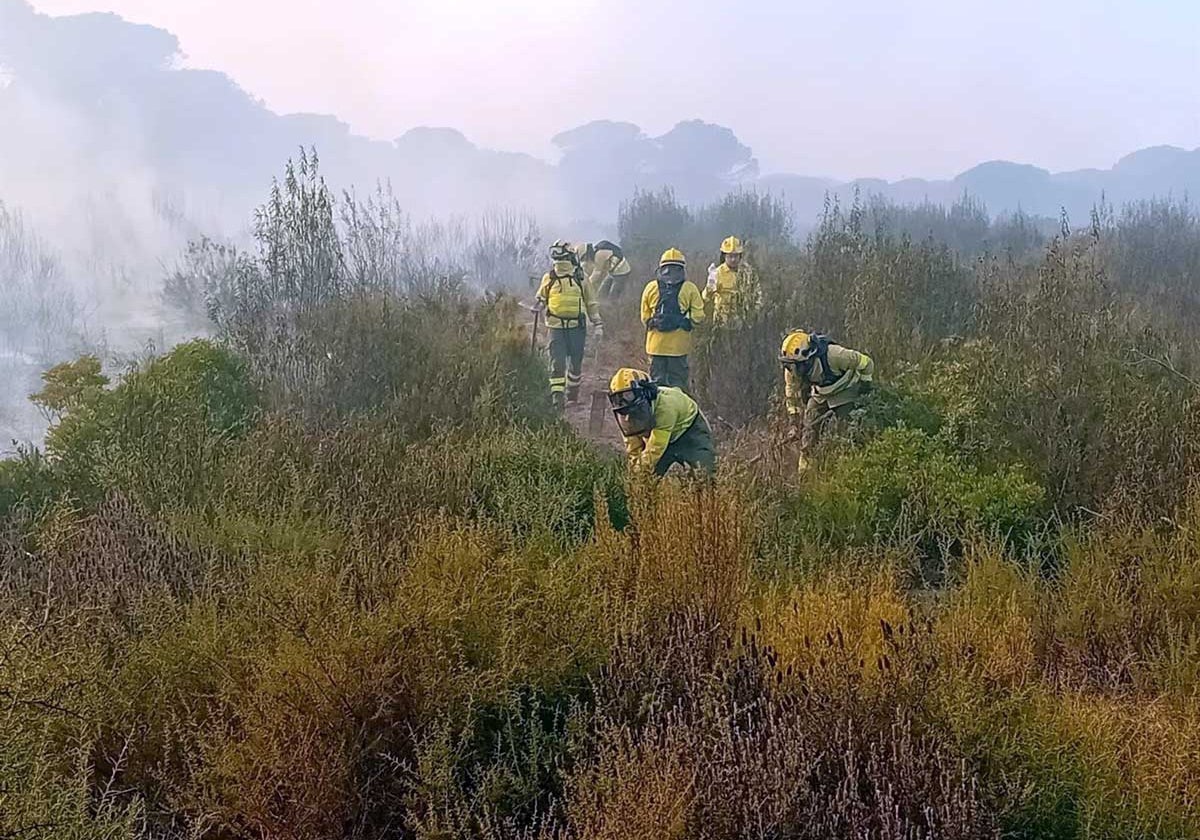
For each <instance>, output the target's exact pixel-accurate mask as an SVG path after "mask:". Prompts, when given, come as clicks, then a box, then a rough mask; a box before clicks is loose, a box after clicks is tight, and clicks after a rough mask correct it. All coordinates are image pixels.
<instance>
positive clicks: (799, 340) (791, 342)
mask: <svg viewBox="0 0 1200 840" xmlns="http://www.w3.org/2000/svg"><path fill="white" fill-rule="evenodd" d="M811 348H812V339H811V337H810V336H809V334H808V333H806V332H805V331H804V330H792V331H791V332H790V333H788V334H787V337H786V338H784V339H783V346H782V347H781V348H780V349H779V361H781V362H797V361H801V360H802V359H805V358H807V357H808V355H809V351H810V350H811Z"/></svg>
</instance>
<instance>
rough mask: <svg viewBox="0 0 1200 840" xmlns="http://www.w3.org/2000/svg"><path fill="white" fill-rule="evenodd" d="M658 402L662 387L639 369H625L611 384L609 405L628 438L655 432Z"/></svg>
mask: <svg viewBox="0 0 1200 840" xmlns="http://www.w3.org/2000/svg"><path fill="white" fill-rule="evenodd" d="M657 398H658V385H657V384H655V383H654V382H653V381H651V379H650V375H649V374H648V373H646V372H645V371H642V370H637V369H636V368H621V369H620V370H618V371H617V372H616V373H615V374H613V378H612V381H611V382H609V383H608V405H609V407H610V408H611V409H612V412H613V416H614V417H615V418H616V419H617V426H618V427H619V428H620V429H621V434H623V435H625V436H626V437H633V436H637V435H645V434H646V433H647V432H649V431H650V430H651V429H653V428H654V401H655V400H656V399H657Z"/></svg>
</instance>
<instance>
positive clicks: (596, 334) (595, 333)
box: [592, 324, 604, 341]
mask: <svg viewBox="0 0 1200 840" xmlns="http://www.w3.org/2000/svg"><path fill="white" fill-rule="evenodd" d="M592 337H593V338H595V339H596V340H597V341H600V340H602V339H603V338H604V325H603V324H596V325H595V326H594V327H593V328H592Z"/></svg>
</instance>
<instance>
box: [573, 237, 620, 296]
mask: <svg viewBox="0 0 1200 840" xmlns="http://www.w3.org/2000/svg"><path fill="white" fill-rule="evenodd" d="M572 250H573V251H574V252H575V256H576V258H577V259H578V260H579V265H580V266H581V267H582V268H583V274H584V277H586V278H587V282H588V284H589V285H590V286H591V287H592V292H593V293H594V294H595V296H596V298H597V299H598V298H600V297H601V296H602V295H603V296H605V297H616V296H617V294H618V293H619V292H620V288H619V284H620V283H623V282H624V280H625V278H626V277H627V276H628V275H629V272H630V271H631V269H630V267H629V260H627V259H625V253H624V252H623V251H622V250H621V246H620V245H617V244H616V243H615V242H609V241H608V240H607V239H601V240H600V241H599V242H594V243H593V242H585V243H583V244H580V245H574V246H572Z"/></svg>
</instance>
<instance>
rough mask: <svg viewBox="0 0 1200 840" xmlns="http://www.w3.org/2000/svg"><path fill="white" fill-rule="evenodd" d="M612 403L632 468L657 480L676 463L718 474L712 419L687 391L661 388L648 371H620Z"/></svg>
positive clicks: (610, 394)
mask: <svg viewBox="0 0 1200 840" xmlns="http://www.w3.org/2000/svg"><path fill="white" fill-rule="evenodd" d="M608 402H609V405H610V406H612V410H613V415H614V416H615V417H616V419H617V425H618V426H619V427H620V429H621V434H622V435H624V436H625V452H626V454H628V456H629V464H630V466H631V467H632V468H633V469H636V470H641V471H645V472H650V471H653V472H654V474H655V475H659V476H661V475H666V473H667V470H669V469H670V468H671V466H672V465H674V464H683V465H685V466H687V467H690V468H692V469H694V470H700V471H703V472H705V473H707V474H708V475H712V474H713V473H714V472H715V471H716V468H717V456H716V451H715V450H714V449H713V440H712V431H711V430H710V429H709V427H708V421H707V420H705V419H704V414H703V413H702V412H701V411H700V407H699V406H697V405H696V401H695V400H693V399H692V398H691V397H689V396H688V395H687V394H685V393H684V392H683V391H681V390H679V389H678V388H671V387H668V386H666V385H659V384H658V383H657V382H654V381H653V380H651V378H650V375H649V374H648V373H645V372H644V371H640V370H634V369H633V368H621V369H620V370H618V371H617V372H616V374H614V375H613V378H612V381H611V382H610V383H609V385H608Z"/></svg>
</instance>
